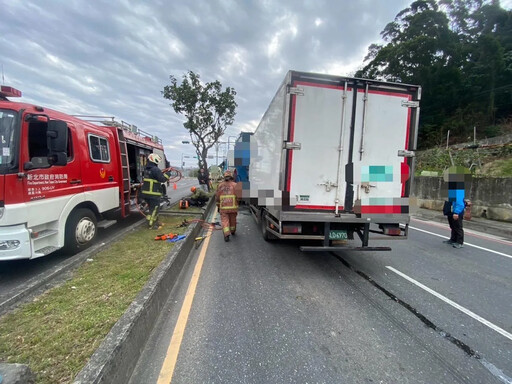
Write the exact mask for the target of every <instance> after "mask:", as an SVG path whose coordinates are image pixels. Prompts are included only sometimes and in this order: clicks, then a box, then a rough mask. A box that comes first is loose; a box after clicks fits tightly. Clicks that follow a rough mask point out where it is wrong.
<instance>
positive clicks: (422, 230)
mask: <svg viewBox="0 0 512 384" xmlns="http://www.w3.org/2000/svg"><path fill="white" fill-rule="evenodd" d="M409 228H410V229H414V230H415V231H420V232H424V233H428V234H429V235H432V236H437V237H441V238H443V239H449V237H446V236H443V235H439V234H437V233H434V232H430V231H425V230H424V229H420V228H416V227H411V226H409ZM464 246H469V247H473V248H478V249H481V250H483V251H487V252H491V253H495V254H497V255H500V256H505V257H508V258H509V259H512V255H507V254H506V253H503V252H498V251H494V250H492V249H489V248H484V247H480V246H478V245H475V244H471V243H466V242H465V243H464Z"/></svg>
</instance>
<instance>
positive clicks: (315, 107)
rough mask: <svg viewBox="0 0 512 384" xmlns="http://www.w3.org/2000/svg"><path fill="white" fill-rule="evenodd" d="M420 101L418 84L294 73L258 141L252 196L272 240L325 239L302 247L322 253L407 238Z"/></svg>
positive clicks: (248, 190) (253, 142)
mask: <svg viewBox="0 0 512 384" xmlns="http://www.w3.org/2000/svg"><path fill="white" fill-rule="evenodd" d="M420 96H421V88H420V87H419V86H415V85H407V84H399V83H388V82H382V81H376V80H367V79H358V78H348V77H342V76H333V75H325V74H316V73H306V72H297V71H289V72H288V73H287V75H286V77H285V79H284V81H283V82H282V84H281V86H280V87H279V89H278V91H277V93H276V95H275V96H274V98H273V99H272V102H271V103H270V106H269V107H268V109H267V111H266V112H265V114H264V116H263V118H262V120H261V122H260V123H259V125H258V127H257V129H256V131H255V132H254V133H253V134H252V135H251V136H250V164H249V183H244V197H246V198H248V199H249V201H250V204H249V206H250V209H251V212H252V214H253V216H254V217H255V219H256V220H257V222H258V223H259V224H260V227H261V231H262V235H263V237H264V239H265V240H273V239H304V240H318V242H317V243H315V242H313V243H311V242H308V243H309V245H303V246H301V247H300V248H301V250H303V251H318V250H329V249H339V248H340V247H342V248H345V249H347V248H348V249H354V250H390V249H391V248H390V247H383V246H381V247H370V246H369V240H370V239H372V240H373V239H375V238H380V239H404V238H407V232H408V223H409V219H410V217H409V191H410V190H411V182H412V176H413V162H414V149H415V148H416V140H417V132H418V118H419V100H420ZM358 239H359V240H360V242H359V240H358ZM351 240H355V241H351Z"/></svg>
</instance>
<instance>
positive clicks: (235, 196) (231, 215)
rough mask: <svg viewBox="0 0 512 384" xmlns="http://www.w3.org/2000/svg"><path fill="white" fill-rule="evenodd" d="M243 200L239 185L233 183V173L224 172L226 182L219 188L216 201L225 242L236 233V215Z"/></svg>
mask: <svg viewBox="0 0 512 384" xmlns="http://www.w3.org/2000/svg"><path fill="white" fill-rule="evenodd" d="M240 198H241V194H240V190H239V188H238V186H237V183H235V182H234V181H233V174H232V173H231V171H226V172H224V181H222V182H221V183H220V184H219V186H218V187H217V193H216V195H215V201H216V203H217V208H218V209H219V212H220V221H221V224H222V232H223V234H224V241H229V235H230V234H231V235H234V234H235V232H236V215H237V213H238V200H239V199H240Z"/></svg>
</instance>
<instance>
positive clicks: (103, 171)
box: [100, 168, 107, 179]
mask: <svg viewBox="0 0 512 384" xmlns="http://www.w3.org/2000/svg"><path fill="white" fill-rule="evenodd" d="M106 175H107V172H105V169H104V168H101V169H100V177H101V178H102V179H104V178H105V176H106Z"/></svg>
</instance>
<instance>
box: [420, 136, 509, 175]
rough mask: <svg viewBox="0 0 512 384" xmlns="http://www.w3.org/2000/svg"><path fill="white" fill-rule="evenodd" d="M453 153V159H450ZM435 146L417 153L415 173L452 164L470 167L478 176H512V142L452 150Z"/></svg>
mask: <svg viewBox="0 0 512 384" xmlns="http://www.w3.org/2000/svg"><path fill="white" fill-rule="evenodd" d="M450 153H451V159H450ZM450 153H449V152H448V151H447V150H446V149H444V148H433V149H429V150H426V151H421V152H418V153H417V159H416V170H415V174H416V175H419V174H420V173H421V172H422V171H431V172H432V171H433V172H438V174H439V175H442V173H443V171H444V170H445V169H446V168H448V167H450V166H451V165H452V163H451V162H452V159H453V163H454V165H458V166H462V167H466V168H470V169H471V171H472V173H473V176H476V177H512V144H508V145H504V146H502V147H498V148H489V149H485V148H478V149H463V150H456V151H455V150H451V152H450Z"/></svg>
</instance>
